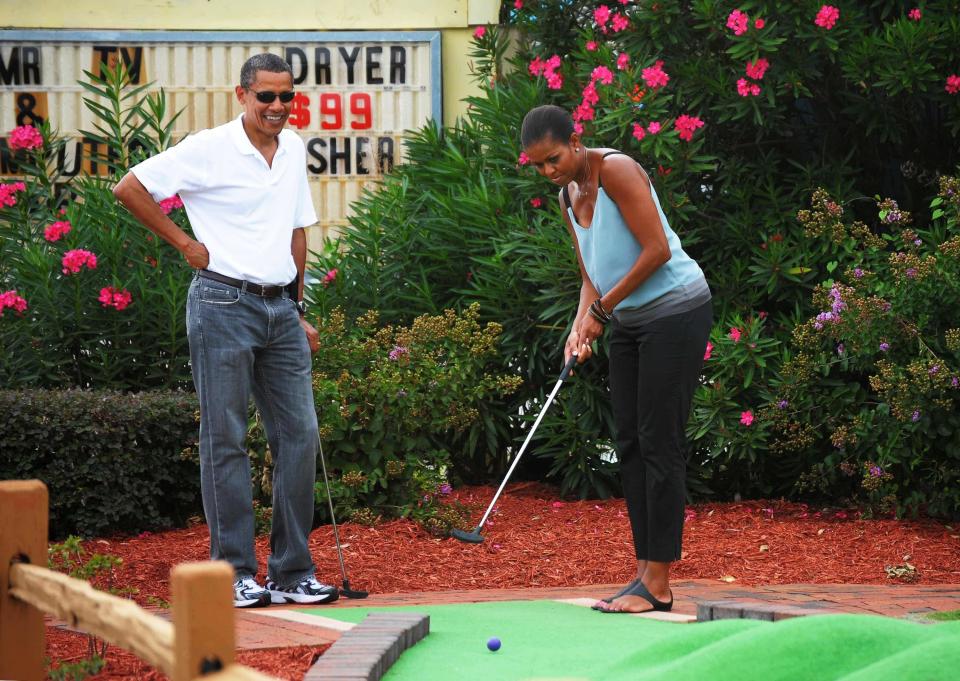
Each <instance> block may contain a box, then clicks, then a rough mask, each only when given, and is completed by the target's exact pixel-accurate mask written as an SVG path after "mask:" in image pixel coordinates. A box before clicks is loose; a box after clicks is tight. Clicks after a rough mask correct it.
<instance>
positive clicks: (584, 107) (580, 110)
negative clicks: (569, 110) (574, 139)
mask: <svg viewBox="0 0 960 681" xmlns="http://www.w3.org/2000/svg"><path fill="white" fill-rule="evenodd" d="M595 114H596V112H595V111H594V110H593V107H592V106H591V105H590V102H588V101H587V100H586V99H584V100H583V101H582V102H580V105H579V106H578V107H577V108H576V109H574V110H573V120H574V121H576V122H577V123H579V122H580V121H592V120H593V117H594V115H595ZM574 130H576V125H574ZM577 134H578V135H579V134H580V133H579V132H577Z"/></svg>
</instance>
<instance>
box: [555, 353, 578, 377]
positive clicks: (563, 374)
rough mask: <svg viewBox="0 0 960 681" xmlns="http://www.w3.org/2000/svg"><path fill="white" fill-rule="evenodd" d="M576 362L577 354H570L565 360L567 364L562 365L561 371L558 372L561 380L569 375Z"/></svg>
mask: <svg viewBox="0 0 960 681" xmlns="http://www.w3.org/2000/svg"><path fill="white" fill-rule="evenodd" d="M576 363H577V355H575V354H574V355H570V359H568V360H567V365H566V366H565V367H563V371H561V372H560V379H559V380H561V381H565V380H567V379H568V378H569V377H570V372H571V371H573V367H574V365H575V364H576Z"/></svg>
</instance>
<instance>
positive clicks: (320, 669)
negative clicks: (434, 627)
mask: <svg viewBox="0 0 960 681" xmlns="http://www.w3.org/2000/svg"><path fill="white" fill-rule="evenodd" d="M428 633H430V616H429V615H422V614H419V613H413V612H372V613H370V614H368V615H367V617H366V619H364V620H363V621H362V622H360V623H359V624H357V625H356V626H355V627H354V628H353V629H351V630H350V631H347V632H344V634H343V635H342V636H341V637H340V638H339V639H338V640H337V641H336V642H335V643H334V644H333V645H332V646H330V648H328V649H327V650H326V652H324V653H323V655H321V656H320V659H319V660H317V661H316V663H314V665H313V666H312V667H310V669H309V670H307V674H306V676H304V677H303V678H304V681H320V680H321V679H323V680H324V681H380V679H381V678H383V675H384V674H386V673H387V670H388V669H390V667H391V665H393V663H394V662H396V661H397V659H398V658H399V657H400V653H402V652H403V651H404V650H406V649H407V648H410V647H412V646H413V645H414V644H415V643H417V642H418V641H420V640H421V639H422V638H423V637H424V636H426V635H427V634H428Z"/></svg>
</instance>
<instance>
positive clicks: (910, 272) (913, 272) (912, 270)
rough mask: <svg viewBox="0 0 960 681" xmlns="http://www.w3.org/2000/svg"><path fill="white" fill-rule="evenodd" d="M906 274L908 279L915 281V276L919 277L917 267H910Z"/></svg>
mask: <svg viewBox="0 0 960 681" xmlns="http://www.w3.org/2000/svg"><path fill="white" fill-rule="evenodd" d="M904 274H906V275H907V276H908V277H910V278H911V279H913V278H914V277H915V276H917V268H916V267H908V268H907V271H906V272H905V273H904Z"/></svg>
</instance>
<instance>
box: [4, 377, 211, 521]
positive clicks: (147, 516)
mask: <svg viewBox="0 0 960 681" xmlns="http://www.w3.org/2000/svg"><path fill="white" fill-rule="evenodd" d="M0 413H2V414H3V415H4V418H3V419H2V420H0V478H2V479H30V478H38V479H40V480H42V481H43V482H44V483H46V485H47V487H49V489H50V534H51V536H53V537H63V536H65V535H68V534H80V535H84V536H102V535H104V534H109V533H113V532H128V533H129V532H138V531H141V530H146V529H156V528H163V527H169V526H172V525H178V524H182V523H183V522H185V521H186V519H187V518H188V517H189V516H191V515H193V514H195V513H197V512H198V511H199V509H200V470H199V460H198V458H197V456H196V440H197V422H198V405H197V400H196V398H195V397H194V396H193V395H190V394H186V393H176V392H160V391H156V392H149V393H139V394H137V393H133V394H130V393H127V394H123V393H118V392H112V391H97V392H94V391H84V390H64V391H55V390H49V391H48V390H22V391H9V390H4V391H0Z"/></svg>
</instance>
